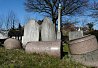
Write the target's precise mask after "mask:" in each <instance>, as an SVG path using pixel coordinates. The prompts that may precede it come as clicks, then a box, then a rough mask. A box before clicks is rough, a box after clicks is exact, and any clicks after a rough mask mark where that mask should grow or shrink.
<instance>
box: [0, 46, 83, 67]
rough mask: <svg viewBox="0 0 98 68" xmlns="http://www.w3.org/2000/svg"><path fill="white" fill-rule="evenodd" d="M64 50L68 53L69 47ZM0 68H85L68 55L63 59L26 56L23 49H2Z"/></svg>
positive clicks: (37, 55)
mask: <svg viewBox="0 0 98 68" xmlns="http://www.w3.org/2000/svg"><path fill="white" fill-rule="evenodd" d="M63 50H64V51H65V52H68V47H67V45H64V48H63ZM0 68H83V66H82V65H81V64H79V63H75V62H73V61H71V59H70V58H69V57H68V55H67V54H66V55H65V56H64V57H63V58H62V59H59V58H56V57H52V56H48V55H39V54H35V53H34V54H26V53H25V51H24V50H22V49H16V50H6V49H5V48H4V47H0Z"/></svg>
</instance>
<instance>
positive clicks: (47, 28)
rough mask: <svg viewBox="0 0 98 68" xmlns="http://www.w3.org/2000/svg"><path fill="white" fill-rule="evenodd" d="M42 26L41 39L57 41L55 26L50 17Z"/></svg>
mask: <svg viewBox="0 0 98 68" xmlns="http://www.w3.org/2000/svg"><path fill="white" fill-rule="evenodd" d="M41 26H42V28H41V40H42V41H55V40H56V33H55V26H54V24H53V22H52V21H50V19H49V18H48V17H46V18H45V19H44V21H43V23H42V25H41Z"/></svg>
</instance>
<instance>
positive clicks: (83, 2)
mask: <svg viewBox="0 0 98 68" xmlns="http://www.w3.org/2000/svg"><path fill="white" fill-rule="evenodd" d="M59 3H61V5H62V16H64V15H69V14H74V13H75V12H77V11H79V10H80V9H81V7H84V6H87V3H88V0H25V9H26V11H28V12H39V13H45V14H46V16H49V17H51V18H52V21H53V23H54V24H56V21H57V19H58V5H59Z"/></svg>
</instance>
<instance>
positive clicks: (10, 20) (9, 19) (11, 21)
mask: <svg viewBox="0 0 98 68" xmlns="http://www.w3.org/2000/svg"><path fill="white" fill-rule="evenodd" d="M5 21H6V24H5V26H6V29H11V28H13V29H14V28H15V26H16V25H17V26H18V23H20V22H19V19H17V17H16V15H15V13H14V12H13V11H10V12H9V13H8V15H7V16H6V18H5Z"/></svg>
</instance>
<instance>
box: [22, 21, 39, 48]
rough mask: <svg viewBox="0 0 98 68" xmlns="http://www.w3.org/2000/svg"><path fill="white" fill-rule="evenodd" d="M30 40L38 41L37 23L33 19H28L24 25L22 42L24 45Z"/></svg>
mask: <svg viewBox="0 0 98 68" xmlns="http://www.w3.org/2000/svg"><path fill="white" fill-rule="evenodd" d="M30 41H39V25H38V23H37V22H36V21H35V20H30V21H29V22H28V23H27V24H26V25H25V27H24V36H23V37H22V43H23V45H24V46H25V44H26V43H27V42H30ZM24 46H23V47H24Z"/></svg>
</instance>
